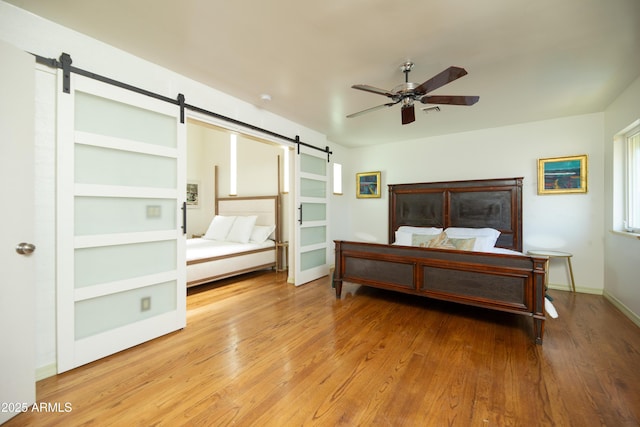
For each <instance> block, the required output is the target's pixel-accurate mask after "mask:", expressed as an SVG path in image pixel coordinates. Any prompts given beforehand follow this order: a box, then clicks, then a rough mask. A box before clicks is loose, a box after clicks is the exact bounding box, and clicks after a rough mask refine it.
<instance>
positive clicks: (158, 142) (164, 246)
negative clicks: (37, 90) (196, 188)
mask: <svg viewBox="0 0 640 427" xmlns="http://www.w3.org/2000/svg"><path fill="white" fill-rule="evenodd" d="M60 83H62V77H60ZM58 97H59V104H58V120H59V124H58V126H59V130H58V131H59V134H58V159H57V169H58V174H57V177H58V185H57V188H58V195H57V204H58V206H57V222H58V224H57V230H58V248H57V249H58V250H57V255H58V277H57V290H58V293H57V316H58V325H57V328H58V372H63V371H66V370H68V369H71V368H74V367H76V366H79V365H82V364H85V363H88V362H91V361H93V360H96V359H99V358H102V357H104V356H107V355H109V354H112V353H115V352H118V351H120V350H123V349H126V348H128V347H132V346H134V345H137V344H139V343H141V342H144V341H147V340H150V339H152V338H155V337H158V336H160V335H163V334H166V333H169V332H171V331H174V330H177V329H180V328H183V327H184V326H185V323H186V285H185V270H186V266H185V248H184V246H185V237H184V235H183V231H182V225H183V224H182V218H183V213H182V208H183V204H182V202H183V201H184V200H185V192H186V185H185V180H186V172H185V165H186V162H185V155H186V154H185V153H186V151H185V135H186V132H185V125H184V124H181V123H180V121H179V108H178V107H177V106H175V105H172V104H169V103H166V102H162V101H159V100H156V99H153V98H150V97H147V96H144V95H140V94H137V93H134V92H131V91H127V90H124V89H120V88H118V87H115V86H111V85H107V84H104V83H101V82H98V81H96V80H92V79H88V78H84V77H82V76H79V75H75V74H72V75H71V91H70V93H63V92H62V90H61V91H60V94H59V96H58Z"/></svg>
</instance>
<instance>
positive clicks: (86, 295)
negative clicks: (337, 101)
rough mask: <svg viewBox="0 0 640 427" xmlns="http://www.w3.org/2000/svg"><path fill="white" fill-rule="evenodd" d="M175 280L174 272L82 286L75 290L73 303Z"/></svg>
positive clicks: (175, 274)
mask: <svg viewBox="0 0 640 427" xmlns="http://www.w3.org/2000/svg"><path fill="white" fill-rule="evenodd" d="M176 279H177V273H176V270H172V271H166V272H163V273H157V274H150V275H148V276H140V277H134V278H133V279H126V280H118V281H115V282H108V283H100V284H99V285H92V286H83V287H81V288H76V290H75V301H76V302H77V301H84V300H88V299H91V298H98V297H102V296H105V295H110V294H114V293H117V292H125V291H130V290H133V289H139V288H144V287H147V286H152V285H157V284H158V283H164V282H170V281H172V280H176Z"/></svg>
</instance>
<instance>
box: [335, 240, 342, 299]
mask: <svg viewBox="0 0 640 427" xmlns="http://www.w3.org/2000/svg"><path fill="white" fill-rule="evenodd" d="M334 243H335V245H336V257H335V259H336V261H335V264H336V265H335V267H334V270H333V287H334V288H335V290H336V298H337V299H340V295H341V294H342V259H341V258H342V257H341V256H339V254H340V253H341V251H340V249H341V243H342V242H341V241H340V240H335V241H334Z"/></svg>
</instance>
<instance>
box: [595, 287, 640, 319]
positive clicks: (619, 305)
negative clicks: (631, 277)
mask: <svg viewBox="0 0 640 427" xmlns="http://www.w3.org/2000/svg"><path fill="white" fill-rule="evenodd" d="M603 295H604V297H605V298H606V299H607V301H609V302H610V303H611V304H613V305H614V306H615V307H616V308H617V309H618V310H620V311H621V312H622V314H624V315H625V316H627V317H628V318H629V320H631V321H632V322H633V323H635V324H636V325H637V326H638V327H640V315H638V314H636V313H634V312H633V311H631V309H630V308H629V307H627V306H626V305H624V304H623V302H622V301H620V300H619V299H618V298H616V297H614V296H613V295H612V294H610V293H609V292H607V290H606V289H605V290H604V293H603Z"/></svg>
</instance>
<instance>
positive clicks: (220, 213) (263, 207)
mask: <svg viewBox="0 0 640 427" xmlns="http://www.w3.org/2000/svg"><path fill="white" fill-rule="evenodd" d="M279 224H280V199H279V196H257V197H233V198H217V199H216V214H215V216H214V218H213V219H212V221H211V224H210V225H209V227H208V229H207V232H206V233H205V234H204V235H203V236H202V237H200V238H195V239H187V287H191V286H196V285H200V284H203V283H208V282H212V281H215V280H220V279H224V278H227V277H231V276H236V275H239V274H244V273H248V272H252V271H257V270H264V269H269V268H274V267H275V265H276V256H277V253H276V244H275V242H276V240H277V239H278V237H279V233H280V230H279Z"/></svg>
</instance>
